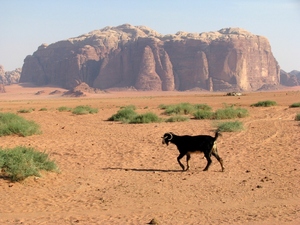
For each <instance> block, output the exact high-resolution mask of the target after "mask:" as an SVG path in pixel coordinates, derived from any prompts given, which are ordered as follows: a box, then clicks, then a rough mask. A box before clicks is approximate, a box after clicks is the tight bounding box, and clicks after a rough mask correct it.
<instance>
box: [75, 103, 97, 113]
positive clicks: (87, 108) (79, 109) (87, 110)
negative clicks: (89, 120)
mask: <svg viewBox="0 0 300 225" xmlns="http://www.w3.org/2000/svg"><path fill="white" fill-rule="evenodd" d="M72 113H73V114H75V115H85V114H95V113H98V109H96V108H91V107H90V106H88V105H80V106H76V107H75V108H74V109H73V110H72Z"/></svg>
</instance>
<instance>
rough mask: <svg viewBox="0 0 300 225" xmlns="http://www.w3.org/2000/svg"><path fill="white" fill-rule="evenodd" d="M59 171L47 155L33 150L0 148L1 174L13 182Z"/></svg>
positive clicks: (20, 147)
mask: <svg viewBox="0 0 300 225" xmlns="http://www.w3.org/2000/svg"><path fill="white" fill-rule="evenodd" d="M40 170H45V171H58V167H57V165H56V164H55V162H54V161H51V160H50V159H49V157H48V155H47V154H45V153H42V152H38V151H36V150H34V149H33V148H26V147H22V146H19V147H15V148H13V149H1V148H0V171H1V172H0V174H1V176H2V177H5V178H8V179H10V180H11V181H20V180H24V179H25V178H27V177H29V176H40V173H39V171H40Z"/></svg>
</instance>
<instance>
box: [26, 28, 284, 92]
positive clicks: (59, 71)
mask: <svg viewBox="0 0 300 225" xmlns="http://www.w3.org/2000/svg"><path fill="white" fill-rule="evenodd" d="M279 70H280V69H279V65H278V63H277V61H276V60H275V58H274V56H273V54H272V51H271V47H270V44H269V42H268V40H267V39H266V38H265V37H262V36H258V35H254V34H251V33H250V32H248V31H245V30H243V29H240V28H225V29H221V30H219V31H216V32H206V33H187V32H178V33H176V34H173V35H161V34H159V33H157V32H156V31H154V30H151V29H149V28H147V27H145V26H132V25H129V24H124V25H121V26H118V27H105V28H104V29H101V30H96V31H92V32H90V33H87V34H84V35H81V36H79V37H75V38H70V39H68V40H64V41H59V42H57V43H54V44H50V45H47V44H43V45H41V46H40V47H39V48H38V50H37V51H36V52H34V53H33V55H29V56H27V57H26V58H25V60H24V65H23V68H22V75H21V79H20V82H33V83H35V84H36V85H48V84H53V85H58V86H61V87H63V88H67V89H71V88H74V87H76V86H77V85H78V83H82V82H85V83H87V84H88V85H89V86H90V87H93V88H99V89H108V88H125V87H134V88H136V89H137V90H156V91H160V90H162V91H172V90H179V91H184V90H191V89H195V88H199V89H205V90H210V91H217V90H227V89H231V90H232V89H234V90H239V91H240V90H244V91H255V90H257V89H259V88H260V87H262V86H263V85H264V84H268V85H278V84H279V83H280V74H279V73H280V72H279Z"/></svg>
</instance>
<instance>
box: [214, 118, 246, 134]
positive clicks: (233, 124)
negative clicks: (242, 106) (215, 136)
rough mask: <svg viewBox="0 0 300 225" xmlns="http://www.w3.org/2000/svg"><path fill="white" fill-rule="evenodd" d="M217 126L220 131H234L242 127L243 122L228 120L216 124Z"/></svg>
mask: <svg viewBox="0 0 300 225" xmlns="http://www.w3.org/2000/svg"><path fill="white" fill-rule="evenodd" d="M217 128H218V129H219V131H221V132H236V131H241V130H243V129H244V126H243V123H242V122H240V121H229V122H222V123H218V124H217Z"/></svg>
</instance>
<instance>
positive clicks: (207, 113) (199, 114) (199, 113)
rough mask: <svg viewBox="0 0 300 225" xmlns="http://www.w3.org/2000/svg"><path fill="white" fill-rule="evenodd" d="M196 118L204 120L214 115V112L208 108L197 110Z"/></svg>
mask: <svg viewBox="0 0 300 225" xmlns="http://www.w3.org/2000/svg"><path fill="white" fill-rule="evenodd" d="M193 116H194V118H195V119H198V120H203V119H211V118H212V116H213V112H211V111H208V110H197V111H196V112H194V114H193Z"/></svg>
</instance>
